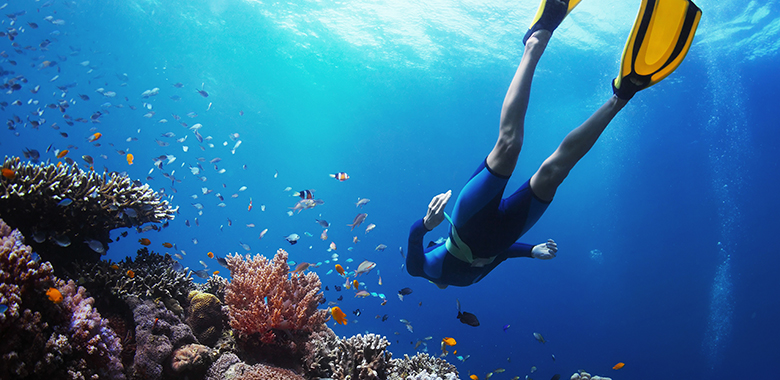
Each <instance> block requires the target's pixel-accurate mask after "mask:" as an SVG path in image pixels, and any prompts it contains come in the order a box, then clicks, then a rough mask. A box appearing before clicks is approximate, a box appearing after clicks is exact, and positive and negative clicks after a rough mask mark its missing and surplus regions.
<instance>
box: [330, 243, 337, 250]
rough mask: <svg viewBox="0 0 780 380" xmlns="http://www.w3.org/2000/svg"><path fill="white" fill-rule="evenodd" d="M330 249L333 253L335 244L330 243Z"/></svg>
mask: <svg viewBox="0 0 780 380" xmlns="http://www.w3.org/2000/svg"><path fill="white" fill-rule="evenodd" d="M330 249H331V250H333V251H335V250H336V242H333V241H332V242H330Z"/></svg>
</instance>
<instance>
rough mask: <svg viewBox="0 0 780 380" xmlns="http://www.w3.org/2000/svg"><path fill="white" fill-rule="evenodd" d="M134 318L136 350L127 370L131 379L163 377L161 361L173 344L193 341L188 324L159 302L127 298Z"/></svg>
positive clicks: (172, 347) (152, 379) (167, 355)
mask: <svg viewBox="0 0 780 380" xmlns="http://www.w3.org/2000/svg"><path fill="white" fill-rule="evenodd" d="M127 302H128V305H130V307H131V308H132V309H133V317H134V319H135V342H136V352H135V358H134V360H133V366H132V369H131V372H130V376H131V378H132V379H146V380H155V379H162V377H163V363H164V362H165V360H166V359H168V358H169V357H170V355H171V353H172V352H173V350H174V349H175V348H179V347H181V346H183V345H185V344H190V343H196V339H195V336H194V335H193V334H192V330H191V329H190V327H189V326H187V325H186V324H184V323H182V321H181V320H180V319H179V318H178V317H177V316H176V314H174V313H173V312H172V311H170V310H168V309H166V308H165V305H163V304H162V303H158V302H154V301H149V300H147V301H141V300H140V299H138V298H137V297H134V296H131V297H128V299H127Z"/></svg>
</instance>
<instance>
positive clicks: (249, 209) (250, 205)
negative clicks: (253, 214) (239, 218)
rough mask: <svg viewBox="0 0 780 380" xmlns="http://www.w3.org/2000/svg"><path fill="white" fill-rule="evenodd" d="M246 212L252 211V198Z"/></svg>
mask: <svg viewBox="0 0 780 380" xmlns="http://www.w3.org/2000/svg"><path fill="white" fill-rule="evenodd" d="M246 210H247V211H252V198H249V207H247V208H246Z"/></svg>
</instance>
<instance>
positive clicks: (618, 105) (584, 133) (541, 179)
mask: <svg viewBox="0 0 780 380" xmlns="http://www.w3.org/2000/svg"><path fill="white" fill-rule="evenodd" d="M627 102H628V101H627V100H623V99H619V98H618V97H617V96H614V95H613V96H612V97H611V98H609V100H607V102H606V103H604V105H602V106H601V108H599V109H598V110H597V111H596V112H594V113H593V115H591V116H590V117H589V118H588V120H585V122H584V123H583V124H582V125H580V126H579V127H577V128H576V129H574V130H573V131H571V132H569V134H568V135H566V137H565V138H564V139H563V141H562V142H561V145H559V146H558V149H556V150H555V152H554V153H553V154H552V155H551V156H550V157H548V158H547V159H546V160H544V162H543V163H542V166H540V167H539V170H537V171H536V173H534V175H533V176H532V177H531V190H533V192H534V194H536V196H537V197H539V198H540V199H542V200H544V201H551V200H552V199H553V196H555V191H556V190H557V189H558V186H559V185H560V184H561V183H562V182H563V180H564V179H565V178H566V176H567V175H569V171H571V169H572V168H573V167H574V165H575V164H576V163H577V162H578V161H579V160H580V159H581V158H582V157H583V156H585V153H588V151H589V150H590V148H592V147H593V144H595V143H596V140H598V138H599V136H601V133H602V132H604V129H605V128H606V127H607V125H608V124H609V122H610V121H612V119H613V118H614V117H615V115H617V113H618V112H619V111H620V110H621V109H623V107H624V106H625V105H626V103H627Z"/></svg>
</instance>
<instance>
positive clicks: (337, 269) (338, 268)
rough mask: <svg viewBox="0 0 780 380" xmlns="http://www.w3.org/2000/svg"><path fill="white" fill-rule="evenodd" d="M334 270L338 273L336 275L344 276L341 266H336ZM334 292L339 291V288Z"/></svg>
mask: <svg viewBox="0 0 780 380" xmlns="http://www.w3.org/2000/svg"><path fill="white" fill-rule="evenodd" d="M335 269H336V273H338V274H340V275H342V276H344V275H345V272H344V267H342V266H341V264H336V266H335ZM336 290H339V288H338V287H337V288H336Z"/></svg>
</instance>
